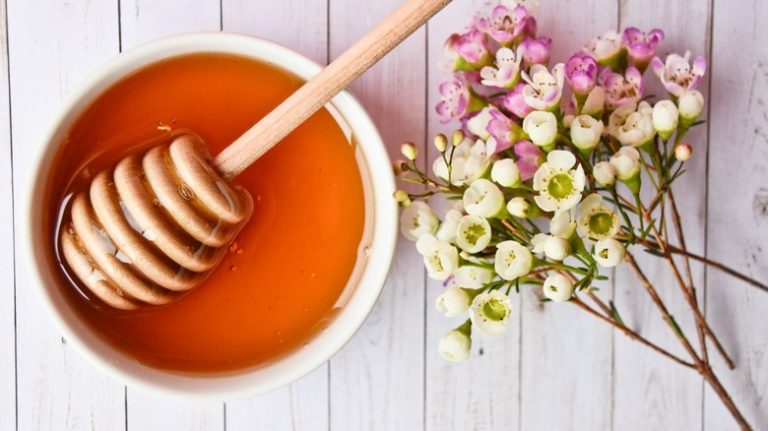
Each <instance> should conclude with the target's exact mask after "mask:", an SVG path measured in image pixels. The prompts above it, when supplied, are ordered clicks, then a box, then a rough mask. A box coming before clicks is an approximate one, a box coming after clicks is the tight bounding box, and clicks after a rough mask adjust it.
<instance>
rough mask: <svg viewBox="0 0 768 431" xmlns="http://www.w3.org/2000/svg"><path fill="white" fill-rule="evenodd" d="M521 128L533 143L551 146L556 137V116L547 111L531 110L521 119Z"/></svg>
mask: <svg viewBox="0 0 768 431" xmlns="http://www.w3.org/2000/svg"><path fill="white" fill-rule="evenodd" d="M523 130H524V131H525V133H526V134H527V135H528V136H529V137H530V138H531V142H533V144H534V145H536V146H538V147H544V148H551V147H553V146H554V144H555V139H556V138H557V118H556V117H555V114H553V113H551V112H549V111H533V112H531V113H530V114H528V115H526V116H525V118H524V119H523Z"/></svg>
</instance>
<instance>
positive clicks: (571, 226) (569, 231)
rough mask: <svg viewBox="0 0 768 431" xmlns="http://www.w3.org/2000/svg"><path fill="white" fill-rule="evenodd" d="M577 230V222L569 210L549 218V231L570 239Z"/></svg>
mask: <svg viewBox="0 0 768 431" xmlns="http://www.w3.org/2000/svg"><path fill="white" fill-rule="evenodd" d="M575 231H576V222H574V221H573V220H572V219H571V214H570V213H569V212H568V211H563V212H561V213H558V214H555V215H554V216H552V219H551V220H549V233H550V234H552V235H554V236H559V237H560V238H563V239H570V238H571V237H572V236H573V233H574V232H575Z"/></svg>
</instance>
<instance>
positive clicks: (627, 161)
mask: <svg viewBox="0 0 768 431" xmlns="http://www.w3.org/2000/svg"><path fill="white" fill-rule="evenodd" d="M610 163H611V166H613V167H614V169H616V176H617V177H618V178H619V180H621V181H623V182H624V183H626V184H627V186H629V188H630V189H631V190H632V192H633V193H637V192H639V191H640V152H639V151H637V149H635V148H633V147H621V148H619V151H617V152H616V154H614V155H613V156H611V159H610Z"/></svg>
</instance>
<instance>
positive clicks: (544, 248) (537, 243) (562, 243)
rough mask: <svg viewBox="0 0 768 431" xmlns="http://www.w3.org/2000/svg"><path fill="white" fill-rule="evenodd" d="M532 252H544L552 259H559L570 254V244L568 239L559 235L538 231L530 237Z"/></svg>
mask: <svg viewBox="0 0 768 431" xmlns="http://www.w3.org/2000/svg"><path fill="white" fill-rule="evenodd" d="M531 244H533V252H534V253H544V255H545V256H547V257H548V258H550V259H552V260H557V261H561V260H563V259H565V258H566V257H568V255H569V254H571V245H570V244H569V243H568V240H566V239H564V238H560V237H559V236H554V235H548V234H546V233H539V234H536V235H534V236H533V238H531Z"/></svg>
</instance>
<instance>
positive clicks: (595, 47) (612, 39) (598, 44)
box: [584, 30, 624, 66]
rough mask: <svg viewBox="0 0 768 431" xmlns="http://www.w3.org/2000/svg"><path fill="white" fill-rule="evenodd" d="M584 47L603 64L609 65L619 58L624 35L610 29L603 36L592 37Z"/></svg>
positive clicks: (622, 47)
mask: <svg viewBox="0 0 768 431" xmlns="http://www.w3.org/2000/svg"><path fill="white" fill-rule="evenodd" d="M584 49H585V50H586V51H587V52H588V53H589V54H591V55H592V57H594V58H595V60H597V62H598V63H600V64H601V65H602V66H608V65H611V64H613V63H615V62H616V61H617V60H618V58H619V55H620V54H621V50H622V49H624V45H623V44H622V36H621V35H620V34H618V33H616V32H615V31H613V30H609V31H607V32H605V33H603V34H602V35H601V36H597V37H594V38H592V39H590V40H589V42H587V45H586V46H585V47H584Z"/></svg>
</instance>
